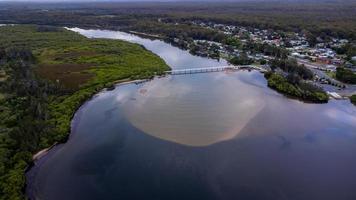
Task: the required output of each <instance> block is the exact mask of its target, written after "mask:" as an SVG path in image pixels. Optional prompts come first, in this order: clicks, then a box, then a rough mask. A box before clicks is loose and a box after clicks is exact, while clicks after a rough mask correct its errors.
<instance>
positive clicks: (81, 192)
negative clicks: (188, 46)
mask: <svg viewBox="0 0 356 200" xmlns="http://www.w3.org/2000/svg"><path fill="white" fill-rule="evenodd" d="M81 31H82V33H83V34H85V35H87V36H95V37H98V36H100V37H110V38H121V39H130V40H131V41H134V42H138V43H140V44H143V45H145V46H146V48H147V49H149V50H152V51H153V52H155V53H157V54H158V55H160V56H161V57H162V58H164V59H165V60H166V62H167V63H169V64H170V66H172V67H173V68H175V67H176V68H179V67H180V66H186V65H191V66H196V67H202V66H214V65H216V64H219V63H217V61H214V60H210V59H205V58H198V57H194V56H191V55H189V54H188V53H186V52H184V51H182V50H179V49H177V48H174V47H171V46H169V45H167V44H165V43H163V42H160V41H150V40H146V39H140V38H138V37H135V36H131V35H127V34H123V33H118V32H109V31H83V30H81ZM124 36H125V38H123V37H124ZM221 62H222V63H220V64H226V63H223V62H224V61H221ZM72 132H73V133H72V135H71V138H70V140H69V141H68V142H67V143H66V144H64V145H62V146H59V147H57V148H56V149H55V150H54V151H51V152H50V154H49V155H48V156H46V157H45V158H44V159H43V160H42V162H38V163H37V167H35V168H33V170H32V171H30V172H29V174H28V176H31V177H32V178H31V179H29V180H31V184H30V185H31V187H29V189H31V193H32V194H33V195H34V196H35V197H36V198H37V199H46V200H47V199H49V200H52V199H53V200H56V199H58V200H62V199H66V200H71V199H73V200H76V199H179V200H181V199H242V200H252V199H253V200H254V199H256V200H257V199H258V200H269V199H271V200H278V199H288V200H289V199H292V200H304V199H305V200H309V199H312V200H319V199H320V200H324V199H330V200H331V199H337V200H355V199H356V107H354V106H352V105H351V104H350V103H349V102H348V101H330V102H329V103H328V104H306V103H302V102H299V101H296V100H291V99H287V98H285V97H283V96H282V95H280V94H278V93H276V92H274V91H272V90H270V89H269V88H268V87H267V86H266V81H265V79H264V78H263V75H262V74H260V73H259V72H256V71H252V72H248V71H240V72H235V73H223V72H220V73H210V74H195V75H187V76H168V77H164V78H159V79H155V80H153V81H151V82H148V83H145V84H143V85H135V84H128V85H123V86H119V87H117V88H116V89H115V90H113V91H105V92H102V93H99V94H98V95H96V96H95V97H94V98H93V99H92V100H91V101H89V102H87V103H86V104H85V105H84V106H83V107H82V108H81V109H80V110H79V111H78V112H77V114H76V116H75V118H74V120H73V128H72ZM40 164H41V165H40Z"/></svg>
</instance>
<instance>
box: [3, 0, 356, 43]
mask: <svg viewBox="0 0 356 200" xmlns="http://www.w3.org/2000/svg"><path fill="white" fill-rule="evenodd" d="M0 4H2V5H0V6H1V8H2V9H0V23H21V24H22V23H25V24H47V25H60V26H80V27H85V26H86V27H93V28H94V27H96V28H99V27H100V28H107V29H127V28H129V29H130V30H141V29H145V31H152V32H154V31H157V30H159V29H160V27H163V30H162V31H172V30H173V31H174V32H176V30H177V31H178V32H182V31H179V30H178V29H180V30H184V32H190V31H189V29H190V28H193V29H196V28H197V27H194V26H184V25H178V26H176V27H174V28H169V27H164V26H163V24H164V23H162V22H170V23H173V24H174V23H175V22H179V24H182V23H188V24H189V22H190V21H192V20H200V21H205V22H216V23H224V24H231V25H240V26H244V27H252V28H262V29H274V30H276V31H277V30H279V31H283V32H291V31H292V32H304V33H308V35H310V36H311V38H313V37H319V36H320V37H328V36H334V37H341V38H347V39H350V40H355V39H356V24H355V20H356V13H355V9H356V2H355V1H339V0H329V1H327V0H321V1H316V0H311V1H303V2H302V3H301V2H300V1H278V0H271V1H259V0H254V1H248V2H247V1H239V2H214V1H212V2H204V3H202V2H194V3H193V2H189V3H187V2H175V3H173V2H171V3H163V2H155V3H152V2H146V3H144V2H143V3H142V2H141V3H113V2H103V3H76V4H66V3H57V4H38V3H37V4H31V3H28V4H27V5H25V6H24V5H23V4H16V3H0ZM14 11H15V12H14ZM158 19H160V20H161V22H159V21H158ZM193 32H195V31H193ZM172 34H175V33H172ZM188 34H189V33H188ZM217 37H218V36H217Z"/></svg>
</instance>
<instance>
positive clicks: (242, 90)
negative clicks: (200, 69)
mask: <svg viewBox="0 0 356 200" xmlns="http://www.w3.org/2000/svg"><path fill="white" fill-rule="evenodd" d="M239 75H242V76H243V73H241V74H239ZM193 77H194V78H192V77H189V76H173V77H166V78H163V79H160V80H156V81H152V82H149V83H148V84H146V85H144V86H143V87H142V88H140V89H139V90H138V91H136V92H135V94H134V95H133V98H134V99H135V100H134V101H129V102H128V103H127V104H125V106H124V108H126V109H125V114H127V117H128V120H130V122H131V123H132V124H133V125H134V126H135V127H137V128H138V129H140V130H142V131H143V132H145V133H148V134H150V135H152V136H155V137H158V138H161V139H166V140H169V141H173V142H177V143H180V144H185V145H191V146H205V145H210V144H213V143H216V142H219V141H222V140H226V139H231V138H233V137H234V136H236V135H237V134H238V133H239V132H240V130H241V129H242V128H244V127H245V126H246V124H247V123H248V122H249V120H250V119H252V118H253V117H254V116H255V115H257V114H258V113H259V112H260V111H261V109H262V108H263V107H264V100H263V95H264V93H263V92H262V91H260V90H256V89H255V86H253V85H249V84H247V83H244V82H242V81H240V80H239V79H238V77H236V76H234V75H232V74H224V73H217V74H210V75H205V76H193ZM263 84H265V83H263Z"/></svg>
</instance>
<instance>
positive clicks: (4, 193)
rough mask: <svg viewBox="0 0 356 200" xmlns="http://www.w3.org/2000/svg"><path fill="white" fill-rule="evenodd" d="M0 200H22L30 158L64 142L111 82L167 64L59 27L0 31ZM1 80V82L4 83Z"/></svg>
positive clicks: (124, 45) (130, 46) (135, 50)
mask: <svg viewBox="0 0 356 200" xmlns="http://www.w3.org/2000/svg"><path fill="white" fill-rule="evenodd" d="M0 44H1V45H2V47H0V71H1V77H2V79H1V81H0V94H1V97H2V98H1V99H0V199H1V200H8V199H24V198H25V197H24V196H23V187H24V183H25V176H24V172H25V169H26V167H27V166H28V165H29V163H30V162H31V161H32V154H33V153H35V152H37V151H39V150H40V149H43V148H46V147H49V146H51V145H52V144H54V143H55V142H61V141H65V140H66V138H67V136H68V133H69V131H70V121H71V118H72V116H73V114H74V112H75V111H76V109H77V108H78V107H79V106H80V105H81V104H82V103H83V102H84V101H85V100H87V99H88V98H90V97H91V96H92V95H93V94H94V93H96V92H98V91H99V90H101V89H102V88H104V87H109V86H111V85H113V84H114V83H115V82H117V81H120V80H121V81H126V80H132V79H144V78H150V77H152V76H153V75H154V74H155V73H157V74H161V73H163V71H165V70H167V69H168V67H167V65H166V64H165V63H164V61H162V60H161V59H160V58H159V57H158V56H156V55H154V54H152V53H151V52H149V51H147V50H145V49H144V48H143V47H141V46H139V45H136V44H131V43H127V42H123V41H117V40H115V41H113V40H105V39H87V38H85V37H83V36H80V35H79V34H77V33H74V32H70V31H67V30H65V29H62V28H54V27H48V26H20V25H19V26H6V27H1V28H0ZM4 77H5V78H4Z"/></svg>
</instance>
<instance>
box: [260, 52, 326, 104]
mask: <svg viewBox="0 0 356 200" xmlns="http://www.w3.org/2000/svg"><path fill="white" fill-rule="evenodd" d="M269 64H270V66H271V69H272V71H271V72H268V73H266V74H265V77H266V79H267V83H268V86H269V87H271V88H273V89H275V90H277V91H278V92H281V93H283V94H285V95H287V96H290V97H294V98H297V99H300V100H303V101H307V102H313V103H327V102H328V100H329V97H328V95H327V94H326V92H325V91H324V90H323V89H322V88H319V87H317V86H315V85H313V84H312V83H310V82H309V80H311V79H312V78H313V76H314V75H313V72H312V71H311V70H310V69H308V68H306V67H305V66H303V65H299V64H298V63H297V61H296V60H294V59H278V58H277V59H274V60H272V61H270V63H269ZM279 70H281V71H282V72H283V73H281V71H279Z"/></svg>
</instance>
